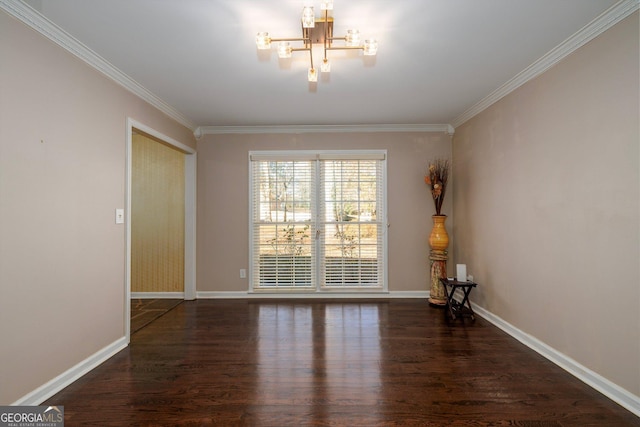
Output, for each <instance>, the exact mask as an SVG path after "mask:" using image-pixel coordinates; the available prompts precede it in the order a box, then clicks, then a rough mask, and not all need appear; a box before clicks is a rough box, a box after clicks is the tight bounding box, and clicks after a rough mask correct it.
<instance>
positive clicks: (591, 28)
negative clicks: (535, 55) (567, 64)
mask: <svg viewBox="0 0 640 427" xmlns="http://www.w3.org/2000/svg"><path fill="white" fill-rule="evenodd" d="M639 6H640V0H621V1H619V2H618V3H616V4H615V5H613V6H611V7H610V8H609V9H607V10H606V11H605V12H603V13H602V14H601V15H600V16H598V17H597V18H596V19H594V20H593V21H591V23H589V24H587V25H586V26H584V27H583V28H582V29H581V30H579V31H578V32H577V33H575V34H574V35H573V36H571V37H569V38H568V39H566V40H565V41H564V42H562V43H561V44H560V45H558V46H557V47H555V48H553V49H552V50H550V51H549V52H548V53H547V54H545V55H544V56H543V57H542V58H540V59H538V60H537V61H536V62H534V63H533V64H531V65H529V66H528V67H527V68H525V69H524V70H523V71H521V72H520V73H518V74H517V75H516V76H515V77H513V78H512V79H511V80H509V81H508V82H506V83H505V84H503V85H502V86H500V87H499V88H498V89H496V90H495V91H494V92H492V93H491V94H489V95H488V96H487V97H485V98H484V99H482V100H481V101H480V102H478V103H477V104H475V105H474V106H472V107H471V108H469V109H468V110H466V111H465V112H464V113H462V114H461V115H459V116H458V117H456V118H455V119H454V120H453V121H452V122H451V124H452V125H453V127H458V126H460V125H461V124H463V123H465V122H466V121H468V120H469V119H471V118H473V117H474V116H476V115H477V114H479V113H481V112H482V111H484V110H485V109H487V108H488V107H490V106H491V105H493V104H495V103H496V102H498V101H499V100H500V99H502V98H504V97H505V96H507V95H508V94H510V93H511V92H513V91H514V90H516V89H517V88H519V87H520V86H522V85H524V84H525V83H527V82H528V81H529V80H532V79H534V78H536V77H537V76H539V75H540V74H542V73H544V72H545V71H547V70H548V69H549V68H551V67H553V66H554V65H555V64H557V63H558V62H560V61H561V60H562V59H564V58H565V57H567V56H568V55H569V54H571V53H573V52H574V51H575V50H577V49H578V48H580V47H582V46H583V45H585V44H586V43H588V42H589V41H591V40H593V39H594V38H596V37H597V36H599V35H600V34H602V33H603V32H605V31H606V30H608V29H609V28H611V27H613V26H614V25H615V24H617V23H618V22H620V21H622V20H623V19H624V18H626V17H627V16H629V15H631V14H632V13H633V12H635V11H636V10H638V8H639Z"/></svg>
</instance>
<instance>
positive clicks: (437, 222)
mask: <svg viewBox="0 0 640 427" xmlns="http://www.w3.org/2000/svg"><path fill="white" fill-rule="evenodd" d="M446 220H447V216H446V215H433V229H432V230H431V234H430V235H429V246H431V252H430V254H429V260H430V261H431V278H430V280H431V286H430V291H429V294H430V296H429V303H430V304H432V305H436V306H444V305H445V304H446V303H447V294H446V292H445V289H444V286H443V285H442V283H440V278H443V277H447V258H448V256H447V248H448V247H449V235H448V234H447V229H446V228H445V221H446Z"/></svg>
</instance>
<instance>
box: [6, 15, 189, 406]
mask: <svg viewBox="0 0 640 427" xmlns="http://www.w3.org/2000/svg"><path fill="white" fill-rule="evenodd" d="M127 117H131V118H133V119H135V120H136V121H138V122H140V123H143V124H145V125H147V126H149V127H151V128H153V129H155V130H157V131H158V132H161V133H163V134H165V135H168V136H170V137H172V138H173V139H175V140H177V141H180V142H182V143H183V144H186V145H189V146H192V147H195V140H194V138H193V135H192V133H191V131H190V130H189V129H186V128H185V127H183V126H181V125H179V124H177V123H176V122H174V121H173V120H171V119H169V118H168V117H167V116H166V115H164V114H163V113H161V112H160V111H158V110H156V109H154V108H152V107H151V106H150V105H149V104H147V103H146V102H144V101H142V100H141V99H140V98H138V97H136V96H134V95H132V94H131V93H129V92H127V91H126V90H124V89H122V88H121V87H120V86H119V85H117V84H115V83H114V82H112V81H111V80H110V79H108V78H106V77H104V76H103V75H101V74H99V73H98V72H96V71H94V70H93V69H91V68H90V67H89V66H87V65H86V64H85V63H83V62H81V61H80V60H78V59H77V58H75V57H73V56H72V55H70V54H69V53H67V52H66V51H65V50H63V49H61V48H60V47H58V46H56V45H54V44H53V43H52V42H50V41H48V40H46V39H45V38H44V37H42V36H41V35H40V34H38V33H36V32H35V31H33V30H31V29H29V28H28V27H26V26H25V25H23V24H22V23H20V22H18V21H17V20H14V19H13V18H12V17H10V16H8V15H7V14H6V13H5V12H0V236H1V237H0V342H1V343H2V344H1V345H0V404H9V403H12V402H14V401H16V400H18V399H20V398H21V397H23V396H24V395H25V394H27V393H29V392H31V391H33V390H34V389H36V388H37V387H39V386H41V385H43V384H45V383H46V382H48V381H49V380H51V379H53V378H54V377H56V376H57V375H59V374H61V373H63V372H65V371H66V370H68V369H70V368H71V367H73V366H74V365H76V364H77V363H78V362H80V361H82V360H84V359H86V358H87V357H88V356H90V355H92V354H93V353H95V352H97V351H98V350H100V349H102V348H103V347H105V346H107V345H109V344H111V343H113V342H114V341H116V340H117V339H119V338H121V337H123V336H124V335H125V331H124V312H123V308H124V296H125V281H124V280H125V279H124V275H125V272H124V271H125V270H124V262H125V240H124V239H125V235H124V233H125V229H124V226H122V225H116V224H115V223H114V222H115V221H114V218H115V213H114V211H115V209H116V208H123V207H124V205H125V149H126V119H127Z"/></svg>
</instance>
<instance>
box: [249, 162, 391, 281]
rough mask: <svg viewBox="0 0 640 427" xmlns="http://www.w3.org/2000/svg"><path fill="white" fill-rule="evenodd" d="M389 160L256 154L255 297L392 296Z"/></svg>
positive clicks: (253, 198) (253, 205)
mask: <svg viewBox="0 0 640 427" xmlns="http://www.w3.org/2000/svg"><path fill="white" fill-rule="evenodd" d="M385 157H386V154H385V152H384V151H361V152H360V151H337V152H324V151H323V152H309V151H299V152H252V153H251V154H250V163H251V165H250V166H251V167H250V171H251V172H250V173H251V195H250V201H251V203H250V205H251V213H250V214H251V230H250V231H251V275H250V276H251V289H252V290H254V291H261V290H265V291H274V290H286V291H291V290H294V291H295V290H298V291H325V292H326V291H329V292H330V291H346V290H348V291H358V290H367V291H383V290H386V280H385V265H386V207H385V206H386V203H385V182H386V181H385V169H386V163H385Z"/></svg>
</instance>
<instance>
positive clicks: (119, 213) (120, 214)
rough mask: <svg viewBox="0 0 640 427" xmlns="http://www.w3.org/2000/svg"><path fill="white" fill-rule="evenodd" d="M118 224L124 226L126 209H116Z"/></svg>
mask: <svg viewBox="0 0 640 427" xmlns="http://www.w3.org/2000/svg"><path fill="white" fill-rule="evenodd" d="M116 224H124V209H116Z"/></svg>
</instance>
